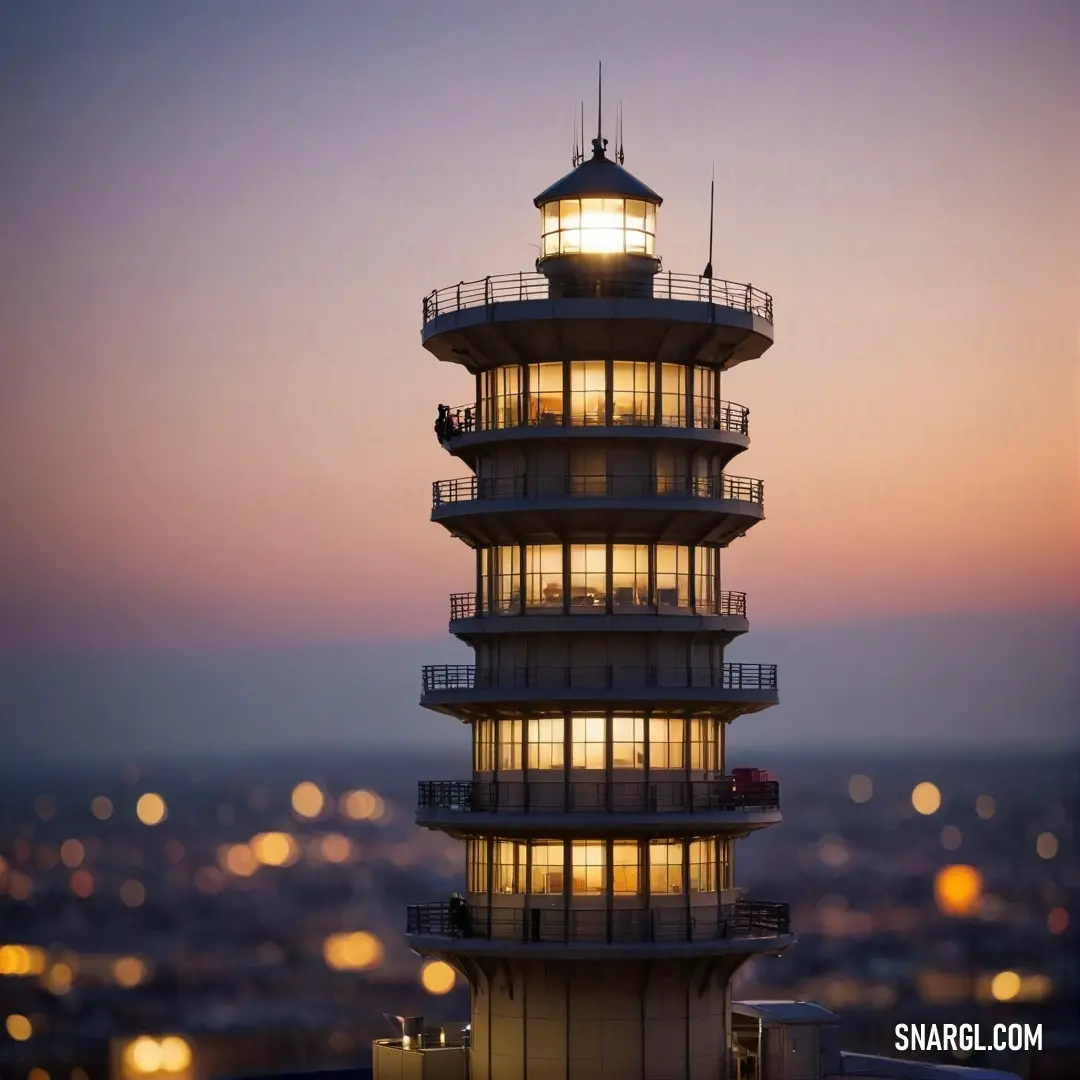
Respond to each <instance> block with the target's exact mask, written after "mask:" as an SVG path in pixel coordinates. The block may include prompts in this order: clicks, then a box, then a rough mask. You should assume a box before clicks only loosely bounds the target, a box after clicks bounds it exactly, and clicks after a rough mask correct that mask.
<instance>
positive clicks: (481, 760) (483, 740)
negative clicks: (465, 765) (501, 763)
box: [473, 720, 495, 772]
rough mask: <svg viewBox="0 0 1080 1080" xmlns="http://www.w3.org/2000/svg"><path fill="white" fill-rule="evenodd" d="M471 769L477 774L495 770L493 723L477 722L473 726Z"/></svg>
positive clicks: (492, 721)
mask: <svg viewBox="0 0 1080 1080" xmlns="http://www.w3.org/2000/svg"><path fill="white" fill-rule="evenodd" d="M473 751H474V754H473V767H474V768H475V769H476V771H477V772H490V771H491V770H492V769H494V768H495V721H494V720H477V721H476V722H475V723H474V724H473Z"/></svg>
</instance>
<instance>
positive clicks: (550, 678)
mask: <svg viewBox="0 0 1080 1080" xmlns="http://www.w3.org/2000/svg"><path fill="white" fill-rule="evenodd" d="M778 700H779V698H778V695H777V678H776V665H775V664H724V665H723V667H722V668H708V667H692V666H670V667H668V666H656V665H642V664H636V665H621V664H618V665H616V664H607V665H602V666H586V665H582V666H561V667H554V666H553V667H546V666H545V667H541V666H536V667H506V668H499V669H495V670H483V669H481V670H478V669H477V668H476V667H474V666H473V665H469V664H430V665H426V666H425V667H424V669H423V673H422V695H421V698H420V704H421V705H423V706H425V707H426V708H430V709H436V710H440V711H443V712H447V713H449V714H450V715H462V714H463V713H475V714H476V715H485V710H484V708H474V707H480V706H487V705H490V704H493V703H501V704H505V705H510V704H513V703H518V704H520V705H521V706H522V707H524V706H534V707H535V706H537V705H540V704H544V703H550V704H551V705H552V706H553V707H561V706H566V705H569V704H571V703H580V704H582V705H588V704H602V703H603V704H607V703H614V702H625V703H629V704H632V705H647V704H649V703H664V704H668V705H685V706H691V705H700V706H702V707H708V708H710V709H711V710H712V711H713V713H714V715H716V716H718V717H722V718H724V719H734V718H735V717H736V716H739V715H742V714H744V713H750V712H758V711H759V710H761V709H766V708H768V707H769V706H770V705H775V704H776V703H777V701H778Z"/></svg>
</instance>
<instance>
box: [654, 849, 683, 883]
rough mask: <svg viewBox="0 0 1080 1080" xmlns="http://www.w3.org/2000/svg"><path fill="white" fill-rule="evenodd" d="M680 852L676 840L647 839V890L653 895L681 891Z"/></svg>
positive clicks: (681, 870) (681, 850)
mask: <svg viewBox="0 0 1080 1080" xmlns="http://www.w3.org/2000/svg"><path fill="white" fill-rule="evenodd" d="M682 853H683V846H682V843H681V842H680V841H678V840H650V841H649V891H650V892H651V893H652V894H653V895H654V896H659V895H661V894H662V893H681V892H682V891H683V864H682Z"/></svg>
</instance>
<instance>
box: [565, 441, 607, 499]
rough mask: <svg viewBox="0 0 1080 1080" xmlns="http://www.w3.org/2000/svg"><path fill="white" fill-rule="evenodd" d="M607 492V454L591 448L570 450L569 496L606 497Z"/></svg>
mask: <svg viewBox="0 0 1080 1080" xmlns="http://www.w3.org/2000/svg"><path fill="white" fill-rule="evenodd" d="M607 491H608V475H607V452H606V451H605V450H597V449H593V448H590V449H587V450H571V451H570V494H571V495H606V494H607Z"/></svg>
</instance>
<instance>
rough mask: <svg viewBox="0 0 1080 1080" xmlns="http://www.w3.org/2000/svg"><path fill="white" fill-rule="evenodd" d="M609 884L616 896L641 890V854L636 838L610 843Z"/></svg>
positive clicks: (628, 894) (627, 894)
mask: <svg viewBox="0 0 1080 1080" xmlns="http://www.w3.org/2000/svg"><path fill="white" fill-rule="evenodd" d="M611 886H612V892H613V893H614V894H615V895H616V896H630V895H632V894H634V893H639V892H641V854H640V848H639V847H638V842H637V841H636V840H616V841H615V843H614V844H613V845H612V848H611Z"/></svg>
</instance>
